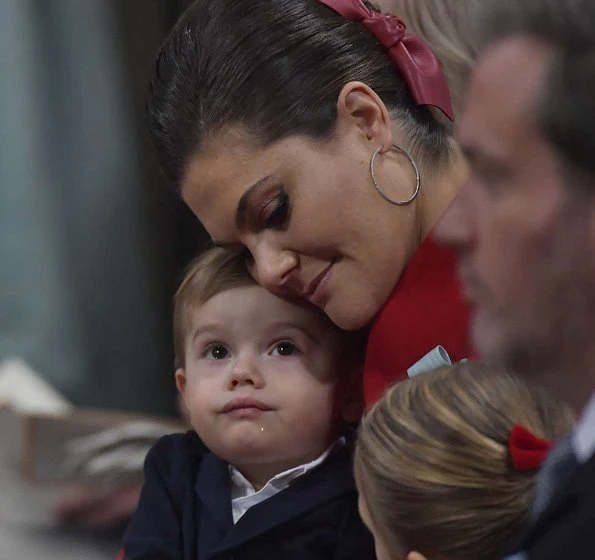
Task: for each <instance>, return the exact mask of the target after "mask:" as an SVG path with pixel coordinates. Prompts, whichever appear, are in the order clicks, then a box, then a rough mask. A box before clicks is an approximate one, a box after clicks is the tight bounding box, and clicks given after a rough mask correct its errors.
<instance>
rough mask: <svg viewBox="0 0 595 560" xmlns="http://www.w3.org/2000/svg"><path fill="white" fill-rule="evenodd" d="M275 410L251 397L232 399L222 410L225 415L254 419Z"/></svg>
mask: <svg viewBox="0 0 595 560" xmlns="http://www.w3.org/2000/svg"><path fill="white" fill-rule="evenodd" d="M270 410H273V409H272V408H271V407H270V406H268V405H266V404H264V403H263V402H262V401H259V400H258V399H252V398H249V397H243V398H242V397H241V398H237V399H232V400H231V401H229V402H228V403H227V404H226V405H225V406H224V407H223V409H222V410H221V412H222V413H223V414H230V415H233V416H240V417H254V416H259V415H260V414H262V413H263V412H268V411H270Z"/></svg>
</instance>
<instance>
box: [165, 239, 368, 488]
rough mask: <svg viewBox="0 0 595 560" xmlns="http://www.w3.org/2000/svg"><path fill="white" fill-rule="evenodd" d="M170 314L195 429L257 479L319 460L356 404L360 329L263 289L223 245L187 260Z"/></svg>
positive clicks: (181, 385) (182, 386) (181, 384)
mask: <svg viewBox="0 0 595 560" xmlns="http://www.w3.org/2000/svg"><path fill="white" fill-rule="evenodd" d="M174 316H175V320H174V328H175V332H176V353H177V362H178V364H177V367H178V369H177V371H176V383H177V386H178V389H179V391H180V393H181V395H182V397H183V399H184V401H185V404H186V406H187V408H188V410H189V412H190V418H191V422H192V425H193V427H194V428H195V429H196V431H197V432H198V434H199V436H200V437H201V438H202V440H203V441H204V442H205V444H206V445H207V446H208V447H209V448H210V449H211V450H212V451H214V452H215V453H216V454H217V455H219V456H220V457H221V458H223V459H224V460H226V461H228V462H230V463H232V464H234V465H236V466H237V467H238V468H240V470H241V471H242V472H243V473H244V475H245V476H247V477H248V479H249V480H251V482H253V483H256V484H257V485H258V484H263V483H264V482H266V480H268V479H269V478H270V477H271V476H273V475H274V474H277V473H278V472H282V471H283V470H286V469H288V468H291V467H294V466H297V465H299V464H301V463H304V462H308V461H310V460H313V459H315V458H316V457H317V456H319V455H320V454H321V453H322V452H323V451H324V450H325V449H326V448H327V447H328V446H329V445H330V444H331V443H332V442H333V441H334V439H336V438H337V436H338V433H337V432H338V427H339V424H340V421H341V418H342V417H343V416H344V415H345V414H347V413H348V412H349V411H348V410H347V409H346V406H348V405H349V406H352V405H353V401H352V400H351V398H352V393H351V387H352V384H351V383H350V381H352V380H353V379H354V378H355V375H354V376H353V377H352V376H350V371H349V370H351V371H352V372H353V373H354V374H355V373H356V370H357V366H356V364H357V360H354V359H353V358H355V352H354V344H353V342H354V341H355V338H354V337H355V336H356V335H354V334H349V333H345V332H343V331H341V330H340V329H338V328H337V327H336V326H335V325H334V324H333V323H332V322H331V321H330V320H329V319H328V318H327V317H326V316H325V315H324V313H323V312H322V311H321V310H319V309H317V308H316V307H314V306H312V305H310V304H308V303H307V302H301V301H299V302H298V301H293V300H287V299H282V298H280V297H278V296H276V295H273V294H271V293H269V292H267V291H266V290H265V289H264V288H262V287H261V286H259V285H258V284H256V282H255V281H254V280H253V279H252V277H251V276H250V274H249V273H248V270H247V269H246V266H245V264H244V262H243V260H242V259H241V258H240V257H238V256H233V255H229V254H227V253H226V252H225V251H224V250H223V249H215V250H212V251H209V252H208V253H207V254H206V255H204V256H202V257H201V258H199V259H198V260H197V261H196V262H195V263H194V264H193V265H192V266H191V268H190V270H189V272H188V275H187V276H186V278H185V280H184V281H183V282H182V285H181V286H180V289H179V290H178V293H177V295H176V298H175V312H174ZM353 385H354V384H353ZM354 393H355V391H354Z"/></svg>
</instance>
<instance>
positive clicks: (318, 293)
mask: <svg viewBox="0 0 595 560" xmlns="http://www.w3.org/2000/svg"><path fill="white" fill-rule="evenodd" d="M334 264H335V261H334V260H333V261H331V262H330V264H329V265H328V266H327V267H326V268H325V269H324V270H323V271H322V272H321V273H320V274H319V275H318V276H317V277H316V278H314V280H312V282H310V285H309V286H308V290H307V291H306V293H305V294H304V297H305V298H306V299H308V300H309V301H310V303H313V304H314V305H320V303H321V302H322V299H323V297H324V294H325V290H326V286H327V284H328V282H329V280H330V278H331V276H332V269H333V265H334Z"/></svg>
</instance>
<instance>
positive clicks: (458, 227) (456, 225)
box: [434, 183, 474, 249]
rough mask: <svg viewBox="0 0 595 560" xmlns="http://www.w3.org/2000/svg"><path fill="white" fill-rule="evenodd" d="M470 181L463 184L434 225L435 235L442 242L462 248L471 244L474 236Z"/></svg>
mask: <svg viewBox="0 0 595 560" xmlns="http://www.w3.org/2000/svg"><path fill="white" fill-rule="evenodd" d="M469 189H470V186H469V183H467V184H465V185H463V187H462V188H461V190H460V191H459V193H458V194H457V196H456V197H455V199H454V200H453V201H452V203H451V204H450V206H449V207H448V208H447V209H446V211H445V212H444V213H443V214H442V216H441V217H440V220H439V221H438V223H437V224H436V226H435V227H434V236H435V239H437V240H438V241H439V242H440V243H443V244H445V245H451V246H453V247H455V248H458V249H462V248H464V247H466V246H468V245H469V243H470V242H471V240H472V236H473V231H472V230H473V219H474V217H473V216H472V215H471V214H470V213H471V212H472V205H471V204H470V195H471V193H470V191H469Z"/></svg>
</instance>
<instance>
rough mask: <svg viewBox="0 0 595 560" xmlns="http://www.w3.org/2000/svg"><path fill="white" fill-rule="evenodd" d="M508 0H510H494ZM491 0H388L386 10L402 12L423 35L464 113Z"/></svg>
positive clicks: (457, 111) (411, 27) (384, 4)
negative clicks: (483, 14) (480, 24)
mask: <svg viewBox="0 0 595 560" xmlns="http://www.w3.org/2000/svg"><path fill="white" fill-rule="evenodd" d="M493 1H494V2H504V1H506V0H493ZM486 2H487V3H489V2H490V0H384V1H380V2H378V3H379V4H381V7H382V8H383V9H384V11H390V12H393V13H395V14H396V15H398V16H399V17H400V18H401V19H403V21H405V23H406V25H407V30H408V31H409V32H411V33H415V34H416V35H419V36H421V37H423V38H424V39H425V40H426V41H427V42H428V44H429V45H430V47H431V48H432V50H433V51H434V54H435V55H436V56H437V57H438V60H439V61H440V63H441V64H442V68H443V70H444V73H445V75H446V79H447V81H448V86H449V89H450V93H451V97H452V102H453V108H454V110H455V114H456V115H460V114H461V111H462V108H463V101H464V96H465V90H466V86H467V82H468V80H469V75H470V73H471V70H472V68H473V66H474V63H475V59H476V58H477V55H478V51H479V37H478V33H477V31H476V28H477V25H476V23H475V22H476V21H477V19H478V13H479V9H480V8H482V7H483V6H484V5H485V4H486Z"/></svg>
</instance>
